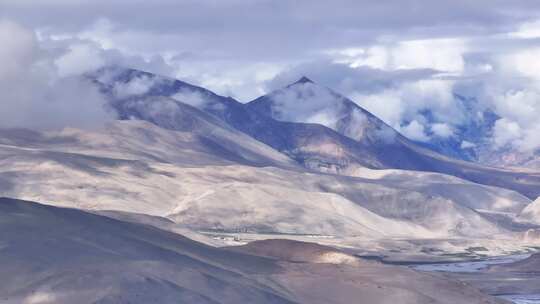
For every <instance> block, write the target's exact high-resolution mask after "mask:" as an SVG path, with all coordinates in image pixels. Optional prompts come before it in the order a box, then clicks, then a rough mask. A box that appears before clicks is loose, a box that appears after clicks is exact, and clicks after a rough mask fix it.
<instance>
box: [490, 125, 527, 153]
mask: <svg viewBox="0 0 540 304" xmlns="http://www.w3.org/2000/svg"><path fill="white" fill-rule="evenodd" d="M521 136H522V130H521V128H520V126H519V124H517V123H516V122H514V121H510V120H508V119H506V118H501V119H499V120H497V121H496V122H495V127H494V128H493V140H494V142H495V146H496V147H504V146H505V145H507V144H512V143H513V142H514V141H516V140H518V139H520V138H521Z"/></svg>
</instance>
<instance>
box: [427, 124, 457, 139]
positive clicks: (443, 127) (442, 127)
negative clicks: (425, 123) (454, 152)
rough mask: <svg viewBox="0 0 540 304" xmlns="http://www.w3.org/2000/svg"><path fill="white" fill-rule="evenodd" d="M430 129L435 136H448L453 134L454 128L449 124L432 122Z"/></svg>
mask: <svg viewBox="0 0 540 304" xmlns="http://www.w3.org/2000/svg"><path fill="white" fill-rule="evenodd" d="M431 131H432V132H433V134H434V135H435V136H438V137H442V138H448V137H451V136H453V135H454V130H453V129H452V127H451V126H449V125H448V124H445V123H434V124H432V125H431Z"/></svg>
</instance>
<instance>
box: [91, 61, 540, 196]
mask: <svg viewBox="0 0 540 304" xmlns="http://www.w3.org/2000/svg"><path fill="white" fill-rule="evenodd" d="M90 77H91V78H92V79H93V80H94V81H95V82H96V83H97V84H98V85H99V86H100V87H101V89H102V90H103V91H104V92H105V93H106V94H107V95H108V96H109V97H110V99H111V105H112V107H113V108H114V110H115V111H116V112H117V114H118V117H119V118H120V119H143V120H147V121H150V122H152V123H154V124H157V125H158V126H160V127H163V128H168V129H173V130H183V129H185V128H186V126H185V125H186V123H188V122H189V119H190V118H189V117H190V116H191V114H190V111H192V107H187V106H177V107H168V106H167V103H171V102H174V103H176V104H179V105H182V104H184V105H185V104H188V105H191V106H193V107H196V108H197V109H199V110H202V111H204V112H205V113H207V114H209V116H208V117H207V119H214V120H216V121H219V122H216V124H222V125H223V124H225V125H227V126H229V127H232V128H234V129H236V130H239V131H241V132H243V133H245V134H247V135H249V136H251V137H253V138H255V139H257V140H258V141H260V142H263V143H265V144H266V145H268V146H270V147H272V148H274V149H276V150H278V151H280V152H282V153H284V154H286V155H288V156H289V157H290V158H292V159H294V160H295V161H297V162H298V163H300V164H302V165H303V166H305V167H307V168H309V169H313V170H316V171H322V172H329V173H338V174H344V175H354V172H355V170H356V169H358V168H361V167H367V168H372V169H388V168H393V169H405V170H418V171H431V172H439V173H445V174H449V175H454V176H457V177H461V178H464V179H467V180H470V181H473V182H477V183H481V184H489V185H493V186H500V187H503V188H509V189H513V190H516V191H518V192H521V193H522V194H524V195H526V196H528V197H531V198H536V197H537V196H538V195H540V175H533V174H528V173H520V172H514V171H510V170H502V169H495V168H488V167H484V166H481V165H477V164H473V163H468V162H464V161H458V160H455V159H452V158H449V157H446V156H443V155H441V154H439V153H436V152H434V151H432V150H429V149H427V148H426V147H422V146H421V145H418V144H417V143H415V142H412V141H411V140H409V139H407V138H405V137H404V136H402V135H401V134H399V133H398V132H397V131H395V130H394V129H392V128H391V127H390V126H388V125H386V124H385V123H384V122H383V121H382V120H380V119H378V118H377V117H375V116H374V115H372V114H371V113H369V112H368V111H366V110H364V109H363V108H361V107H359V106H358V105H356V104H355V103H354V102H353V101H351V100H349V99H347V98H345V97H343V96H341V95H339V94H337V93H335V92H333V91H332V90H330V89H328V88H325V87H322V86H319V85H317V84H315V83H313V82H312V81H311V80H309V79H307V78H302V79H300V80H299V81H297V82H295V83H293V84H291V85H289V86H287V87H285V88H283V89H281V90H277V91H274V92H272V93H270V94H268V95H265V96H262V97H259V98H257V99H256V100H254V101H252V102H250V103H248V104H242V103H240V102H238V101H236V100H234V99H232V98H230V97H223V96H219V95H217V94H215V93H213V92H211V91H209V90H206V89H204V88H201V87H197V86H193V85H190V84H188V83H185V82H182V81H179V80H174V79H169V78H164V77H161V76H156V75H153V74H150V73H146V72H141V71H136V70H129V69H119V68H116V69H113V70H102V71H99V72H98V73H97V74H94V75H91V76H90ZM141 83H142V85H141ZM140 87H143V89H144V90H143V89H141V88H140ZM149 105H152V106H149ZM216 118H217V119H216Z"/></svg>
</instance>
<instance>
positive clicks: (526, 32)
mask: <svg viewBox="0 0 540 304" xmlns="http://www.w3.org/2000/svg"><path fill="white" fill-rule="evenodd" d="M510 36H511V37H518V38H525V39H530V38H540V20H535V21H532V22H525V23H522V24H521V25H520V26H519V28H518V30H517V31H515V32H512V33H510Z"/></svg>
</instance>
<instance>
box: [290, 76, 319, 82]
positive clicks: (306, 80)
mask: <svg viewBox="0 0 540 304" xmlns="http://www.w3.org/2000/svg"><path fill="white" fill-rule="evenodd" d="M297 83H314V82H313V80H311V79H309V78H307V77H306V76H302V78H300V79H298V80H297V81H296V82H295V83H293V84H297Z"/></svg>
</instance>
